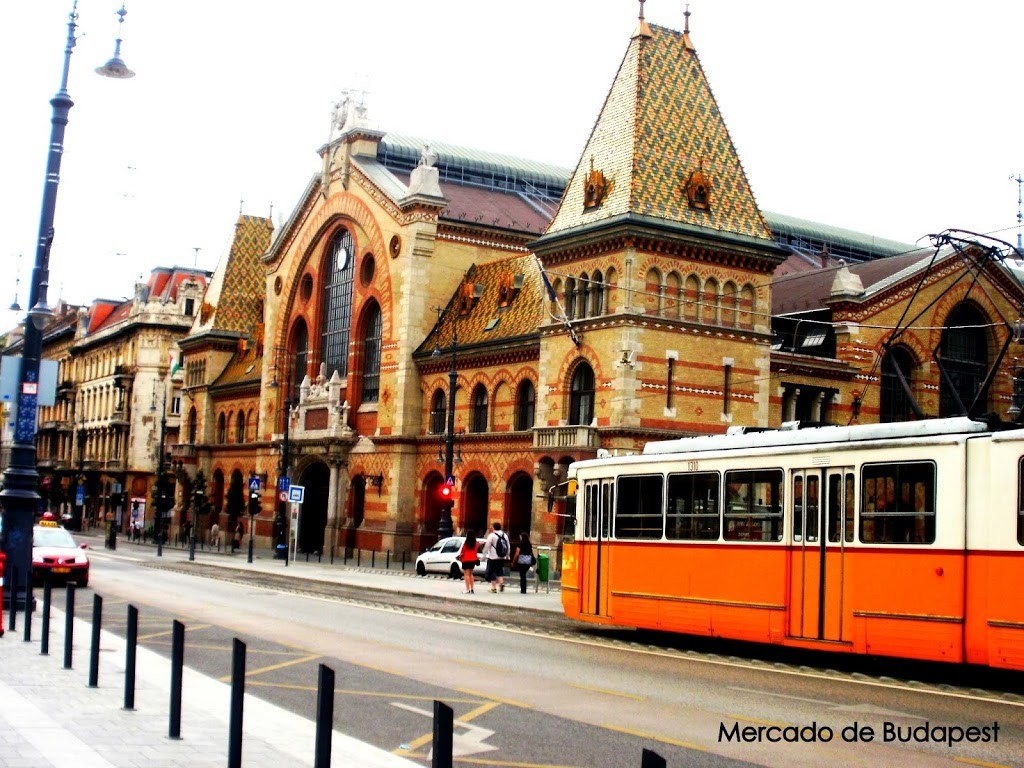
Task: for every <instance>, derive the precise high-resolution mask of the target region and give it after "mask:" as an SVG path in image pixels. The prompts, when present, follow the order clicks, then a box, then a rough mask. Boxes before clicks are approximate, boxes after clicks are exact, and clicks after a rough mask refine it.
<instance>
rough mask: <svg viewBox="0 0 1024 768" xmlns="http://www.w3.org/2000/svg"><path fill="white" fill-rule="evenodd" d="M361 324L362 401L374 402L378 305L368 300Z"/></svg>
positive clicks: (377, 379)
mask: <svg viewBox="0 0 1024 768" xmlns="http://www.w3.org/2000/svg"><path fill="white" fill-rule="evenodd" d="M365 319H366V322H365V324H364V326H363V329H364V330H363V392H362V398H361V399H362V402H364V403H376V402H377V399H378V398H379V397H380V344H381V336H382V334H383V331H382V319H381V312H380V305H379V304H378V303H377V302H376V301H373V302H370V305H369V306H368V307H367V308H366V316H365Z"/></svg>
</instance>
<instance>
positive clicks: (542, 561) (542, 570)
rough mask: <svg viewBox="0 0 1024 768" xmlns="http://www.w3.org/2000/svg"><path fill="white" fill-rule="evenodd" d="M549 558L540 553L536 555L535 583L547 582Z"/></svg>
mask: <svg viewBox="0 0 1024 768" xmlns="http://www.w3.org/2000/svg"><path fill="white" fill-rule="evenodd" d="M550 564H551V558H550V557H549V556H548V555H546V554H544V553H543V552H541V553H540V554H539V555H537V581H547V580H548V572H549V568H550Z"/></svg>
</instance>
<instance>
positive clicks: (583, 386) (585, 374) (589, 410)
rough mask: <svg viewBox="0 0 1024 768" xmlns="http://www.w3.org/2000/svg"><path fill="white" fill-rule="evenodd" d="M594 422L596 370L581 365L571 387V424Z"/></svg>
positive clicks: (573, 377)
mask: <svg viewBox="0 0 1024 768" xmlns="http://www.w3.org/2000/svg"><path fill="white" fill-rule="evenodd" d="M593 420H594V369H593V368H591V367H590V365H589V364H587V363H580V364H579V365H578V366H576V370H575V371H573V373H572V383H571V384H570V386H569V423H570V424H583V425H589V424H590V423H591V422H592V421H593Z"/></svg>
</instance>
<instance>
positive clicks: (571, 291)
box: [565, 277, 576, 320]
mask: <svg viewBox="0 0 1024 768" xmlns="http://www.w3.org/2000/svg"><path fill="white" fill-rule="evenodd" d="M565 316H566V317H567V318H569V319H570V320H572V319H574V318H575V317H576V281H575V280H574V279H573V278H571V277H567V278H566V279H565Z"/></svg>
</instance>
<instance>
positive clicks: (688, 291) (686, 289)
mask: <svg viewBox="0 0 1024 768" xmlns="http://www.w3.org/2000/svg"><path fill="white" fill-rule="evenodd" d="M700 299H701V293H700V280H698V279H697V276H696V275H689V276H688V277H687V278H686V282H685V283H684V284H683V317H684V318H685V319H687V320H699V319H700V307H701V301H700Z"/></svg>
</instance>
